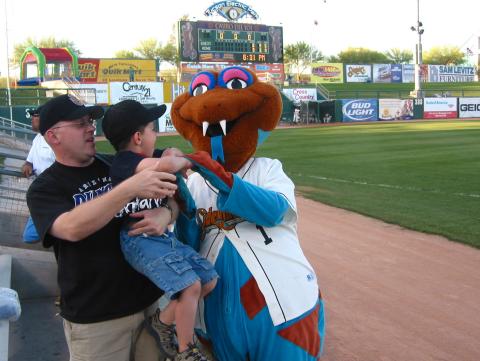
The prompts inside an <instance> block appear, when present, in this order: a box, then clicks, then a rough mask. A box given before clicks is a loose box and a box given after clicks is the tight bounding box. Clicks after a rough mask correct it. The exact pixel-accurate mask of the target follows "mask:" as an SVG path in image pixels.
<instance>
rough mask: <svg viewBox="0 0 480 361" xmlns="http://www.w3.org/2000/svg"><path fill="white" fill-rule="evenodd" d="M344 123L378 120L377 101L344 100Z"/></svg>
mask: <svg viewBox="0 0 480 361" xmlns="http://www.w3.org/2000/svg"><path fill="white" fill-rule="evenodd" d="M342 114H343V117H342V120H343V121H344V122H371V121H376V120H378V103H377V99H342Z"/></svg>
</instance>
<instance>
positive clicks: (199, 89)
mask: <svg viewBox="0 0 480 361" xmlns="http://www.w3.org/2000/svg"><path fill="white" fill-rule="evenodd" d="M207 90H208V88H207V86H206V85H205V84H199V85H197V86H196V87H195V89H193V94H192V95H193V96H194V97H196V96H198V95H202V94H205V93H206V92H207Z"/></svg>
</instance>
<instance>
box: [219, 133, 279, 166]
mask: <svg viewBox="0 0 480 361" xmlns="http://www.w3.org/2000/svg"><path fill="white" fill-rule="evenodd" d="M269 135H270V132H266V131H264V130H261V129H258V138H257V148H258V147H259V146H260V145H261V144H262V143H263V142H264V141H265V139H267V138H268V136H269ZM222 142H223V135H215V136H212V137H210V147H211V149H212V159H213V160H216V161H218V162H220V163H222V164H225V156H224V154H223V143H222Z"/></svg>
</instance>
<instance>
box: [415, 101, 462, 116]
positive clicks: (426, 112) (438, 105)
mask: <svg viewBox="0 0 480 361" xmlns="http://www.w3.org/2000/svg"><path fill="white" fill-rule="evenodd" d="M423 117H424V118H425V119H439V118H457V98H425V99H424V103H423Z"/></svg>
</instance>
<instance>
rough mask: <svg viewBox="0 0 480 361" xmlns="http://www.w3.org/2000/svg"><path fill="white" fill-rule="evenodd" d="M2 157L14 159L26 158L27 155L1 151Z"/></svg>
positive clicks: (0, 155) (0, 156)
mask: <svg viewBox="0 0 480 361" xmlns="http://www.w3.org/2000/svg"><path fill="white" fill-rule="evenodd" d="M0 158H13V159H20V160H25V159H26V158H27V157H26V156H25V155H20V154H12V153H5V152H1V151H0Z"/></svg>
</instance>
